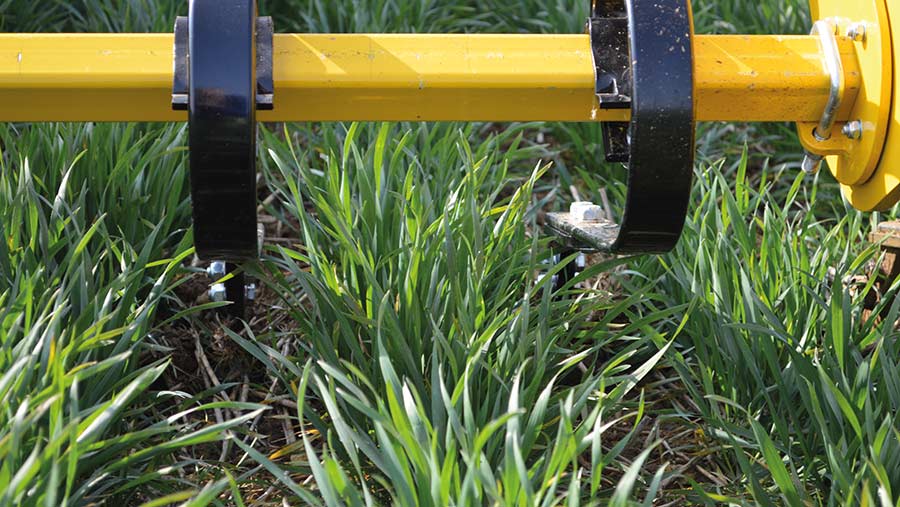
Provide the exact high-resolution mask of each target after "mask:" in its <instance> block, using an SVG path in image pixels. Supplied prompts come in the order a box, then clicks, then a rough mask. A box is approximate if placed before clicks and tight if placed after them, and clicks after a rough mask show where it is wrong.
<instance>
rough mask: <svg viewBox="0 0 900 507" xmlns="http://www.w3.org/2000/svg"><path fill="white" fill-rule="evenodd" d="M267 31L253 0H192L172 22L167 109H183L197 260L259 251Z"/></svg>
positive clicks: (240, 301) (239, 298)
mask: <svg viewBox="0 0 900 507" xmlns="http://www.w3.org/2000/svg"><path fill="white" fill-rule="evenodd" d="M273 31H274V30H273V22H272V19H271V18H268V17H262V18H261V17H259V16H258V15H257V5H256V0H191V3H190V13H189V15H188V17H187V18H178V19H177V20H176V23H175V62H174V65H175V69H174V70H175V73H174V82H173V85H172V108H173V109H175V110H186V111H187V112H188V131H189V135H190V168H191V171H190V172H191V197H192V201H193V218H194V246H195V247H196V251H197V256H198V257H200V258H201V259H205V260H222V261H228V262H229V265H230V266H233V265H234V264H237V263H241V262H244V261H248V260H253V259H256V258H258V256H259V237H258V229H257V220H256V206H257V195H256V136H257V126H256V111H257V110H258V109H259V110H265V109H272V108H273V107H274V92H275V87H274V82H273V73H272V66H273V65H272V44H273ZM230 271H233V269H230ZM243 278H244V277H243V275H242V274H241V273H239V272H238V273H236V275H235V277H234V278H233V279H232V280H233V281H232V282H231V283H229V284H226V288H227V289H228V294H227V300H229V301H232V302H233V303H234V304H233V305H232V306H231V307H230V308H229V310H230V311H231V312H232V313H236V314H242V313H243V307H244V280H243Z"/></svg>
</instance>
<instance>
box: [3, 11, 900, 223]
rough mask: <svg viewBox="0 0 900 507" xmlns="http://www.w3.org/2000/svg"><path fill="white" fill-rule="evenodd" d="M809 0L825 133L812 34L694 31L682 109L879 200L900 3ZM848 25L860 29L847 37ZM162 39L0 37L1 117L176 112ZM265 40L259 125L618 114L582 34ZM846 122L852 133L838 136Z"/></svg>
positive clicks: (897, 172) (886, 196) (893, 131)
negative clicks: (761, 136) (763, 133)
mask: <svg viewBox="0 0 900 507" xmlns="http://www.w3.org/2000/svg"><path fill="white" fill-rule="evenodd" d="M811 3H812V13H813V17H814V18H815V19H825V18H829V19H833V20H834V26H835V27H836V29H837V32H836V35H835V38H836V44H837V48H838V52H839V54H840V60H841V68H842V70H843V75H842V76H841V95H842V102H841V107H840V109H839V110H838V111H837V113H836V116H835V121H836V124H835V127H834V131H835V133H836V134H835V135H832V136H831V137H830V138H829V139H827V140H822V139H817V138H816V137H815V136H813V135H812V132H813V127H814V126H815V124H816V123H815V122H817V121H819V119H820V117H821V116H822V111H823V110H824V109H825V108H826V104H827V103H828V101H829V96H830V94H831V83H832V77H833V76H832V75H831V74H830V73H829V69H828V67H827V65H824V64H823V48H822V47H821V40H820V37H817V36H815V35H809V36H779V35H761V36H743V35H735V36H732V35H697V36H696V37H695V40H694V54H695V60H694V61H695V69H694V76H695V90H694V92H695V103H696V116H697V118H696V119H697V120H698V121H752V122H756V121H792V122H797V123H798V125H799V130H800V139H801V141H802V142H803V144H804V146H805V147H806V149H807V150H808V151H809V152H811V153H816V154H819V155H823V156H827V160H828V163H829V166H830V167H831V169H832V172H833V173H834V174H835V176H836V177H837V178H838V180H839V181H840V182H841V183H842V184H843V185H844V194H845V197H846V198H847V199H848V200H849V201H850V203H851V204H853V205H854V206H855V207H857V208H859V209H863V210H874V209H884V208H886V207H889V206H891V205H893V204H894V203H895V202H896V201H897V200H898V199H900V107H898V103H897V102H898V97H900V94H897V93H896V92H894V88H895V83H900V74H898V72H900V70H898V66H895V65H894V55H895V54H900V53H898V51H900V36H894V34H895V30H893V28H894V26H898V25H900V2H898V1H896V0H857V1H854V2H847V1H846V0H813V1H812V2H811ZM849 4H852V6H851V5H849ZM848 7H852V9H848ZM848 11H852V12H848ZM891 20H893V21H894V23H893V25H892V24H891ZM860 25H861V26H863V27H865V34H864V35H863V36H862V37H860V36H859V34H858V33H857V34H853V33H851V32H850V29H851V28H852V27H854V26H860ZM173 43H174V40H173V36H172V35H171V34H140V35H139V34H117V35H114V34H101V35H98V34H61V35H48V34H27V35H22V34H15V35H13V34H5V35H0V121H184V120H186V114H185V113H184V112H178V111H172V109H171V107H170V104H171V87H172V80H173V66H172V61H173ZM273 50H274V51H273V52H274V68H273V72H274V79H275V82H276V83H277V93H278V107H277V108H276V109H275V110H274V111H261V112H260V113H259V115H258V119H259V120H260V121H343V120H384V121H402V120H409V121H443V120H463V121H478V120H491V121H528V120H548V121H575V122H590V121H625V120H627V119H628V118H629V115H630V112H629V111H628V110H627V109H626V110H614V109H613V110H611V109H601V108H600V107H599V104H598V101H597V98H596V94H595V90H594V86H595V76H594V64H593V60H592V51H591V42H590V38H589V36H587V35H418V34H408V35H374V34H361V35H360V34H357V35H324V34H323V35H305V34H304V35H301V34H284V35H276V36H275V39H274V48H273ZM664 85H665V84H664V83H661V84H660V86H664ZM855 121H858V122H859V125H861V126H862V128H861V129H860V132H861V137H860V139H851V138H850V137H849V136H844V135H840V132H841V129H843V128H844V126H845V125H847V123H848V122H855Z"/></svg>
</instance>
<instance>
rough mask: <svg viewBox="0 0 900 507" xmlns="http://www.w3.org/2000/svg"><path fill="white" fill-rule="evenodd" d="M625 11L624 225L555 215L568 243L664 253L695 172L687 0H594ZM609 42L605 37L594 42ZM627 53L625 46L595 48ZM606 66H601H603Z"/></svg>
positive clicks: (551, 218)
mask: <svg viewBox="0 0 900 507" xmlns="http://www.w3.org/2000/svg"><path fill="white" fill-rule="evenodd" d="M598 4H602V7H603V9H602V12H606V13H609V12H613V13H615V12H626V13H627V16H628V39H629V40H628V49H629V52H628V54H629V55H630V57H629V60H628V61H629V63H630V67H629V70H628V73H627V74H628V77H629V79H627V80H626V81H625V82H628V83H630V85H631V90H630V106H631V123H630V124H626V125H627V126H628V128H627V130H625V131H624V132H622V135H624V136H625V139H624V143H625V146H626V147H627V151H628V153H627V160H628V164H629V166H628V192H627V197H626V202H625V212H624V215H623V217H622V222H621V224H620V225H616V224H614V223H612V222H609V221H605V220H602V221H585V220H580V219H579V217H578V216H576V215H577V214H575V213H571V212H570V213H548V215H547V225H548V227H549V228H550V229H551V230H552V231H553V232H555V233H556V234H558V235H560V236H562V237H563V238H565V239H566V240H568V241H569V242H570V243H571V244H570V245H569V246H571V247H573V248H576V249H580V250H584V249H590V250H600V251H606V252H614V253H663V252H667V251H669V250H671V249H672V248H674V247H675V245H676V244H677V243H678V239H679V238H680V237H681V231H682V229H683V228H684V222H685V218H686V216H687V209H688V203H689V200H690V194H691V184H692V180H693V174H694V172H693V171H694V125H695V122H694V61H693V45H692V36H693V33H692V31H691V17H690V5H689V2H688V0H603V1H601V0H595V1H594V2H593V4H592V11H591V12H592V15H593V14H596V13H598V12H601V11H600V10H598ZM593 42H594V43H595V44H603V41H596V40H594V41H593ZM613 50H615V51H617V52H619V53H621V52H623V51H622V49H621V48H608V47H595V48H594V53H595V55H596V54H597V52H598V51H599V52H600V53H601V54H602V53H603V52H604V51H613ZM601 70H602V69H601Z"/></svg>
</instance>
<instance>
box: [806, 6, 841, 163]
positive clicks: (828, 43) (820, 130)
mask: <svg viewBox="0 0 900 507" xmlns="http://www.w3.org/2000/svg"><path fill="white" fill-rule="evenodd" d="M837 32H838V26H837V24H836V23H835V22H834V21H833V20H830V19H822V20H819V21H816V22H815V24H813V28H812V32H811V34H812V35H818V36H819V42H820V43H821V45H822V53H823V56H824V57H825V67H826V68H827V69H828V75H829V76H830V78H831V86H830V91H829V95H828V102H827V103H826V104H825V110H824V111H822V119H820V120H819V124H818V125H816V128H815V130H813V137H815V138H816V140H818V141H827V140H829V139H831V130H832V129H833V128H834V124H835V120H836V119H837V112H838V110H839V109H840V108H841V103H842V102H843V100H844V64H843V62H842V61H841V52H840V50H839V49H838V43H837ZM823 158H824V157H823V156H822V155H819V154H816V153H813V152H811V151H809V150H806V153H805V155H804V157H803V165H802V167H803V171H804V172H806V173H807V174H816V173H817V172H819V168H820V167H821V166H822V159H823Z"/></svg>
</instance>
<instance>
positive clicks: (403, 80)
mask: <svg viewBox="0 0 900 507" xmlns="http://www.w3.org/2000/svg"><path fill="white" fill-rule="evenodd" d="M274 44H275V46H274V53H275V54H274V65H275V67H274V77H275V85H276V95H275V101H276V107H275V110H274V111H270V112H260V114H259V119H260V120H261V121H337V120H423V121H442V120H469V121H478V120H493V121H525V120H548V121H615V120H625V119H627V118H628V115H629V113H628V111H608V110H601V109H599V108H598V106H597V101H596V99H595V97H594V93H593V87H594V82H593V79H594V78H593V63H592V57H591V50H590V41H589V38H588V37H587V36H586V35H413V34H409V35H324V34H322V35H290V34H287V35H276V36H275V42H274ZM172 46H173V37H172V35H171V34H100V35H97V34H62V35H48V34H32V35H0V121H184V120H185V119H186V115H185V113H183V112H180V113H179V112H174V111H171V109H170V107H169V103H170V93H171V86H172ZM853 51H854V50H853V46H852V44H851V43H850V42H849V41H841V52H842V54H843V55H844V57H845V58H844V60H845V61H844V65H845V69H846V72H847V88H848V91H847V94H848V98H847V99H846V100H845V103H848V104H852V102H853V100H852V99H853V97H854V96H855V92H856V90H858V88H859V83H860V78H859V69H858V65H857V63H856V59H855V58H854V53H853ZM695 52H696V58H695V59H696V62H695V71H696V72H695V74H696V77H695V81H696V86H695V88H696V92H695V93H696V102H697V119H698V120H700V121H704V120H724V121H816V120H818V117H819V115H820V114H821V111H822V108H823V107H824V104H825V102H826V99H827V97H828V84H829V79H828V76H827V75H826V70H825V68H824V65H823V63H822V61H821V56H820V54H819V47H818V42H817V40H816V39H815V38H814V37H805V36H797V37H781V36H712V35H698V36H697V37H696V39H695ZM659 86H665V83H659ZM847 114H848V113H847V112H846V111H844V112H842V113H841V115H840V116H839V118H838V120H839V121H842V120H846V119H847V118H846V116H847Z"/></svg>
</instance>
